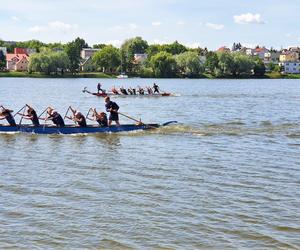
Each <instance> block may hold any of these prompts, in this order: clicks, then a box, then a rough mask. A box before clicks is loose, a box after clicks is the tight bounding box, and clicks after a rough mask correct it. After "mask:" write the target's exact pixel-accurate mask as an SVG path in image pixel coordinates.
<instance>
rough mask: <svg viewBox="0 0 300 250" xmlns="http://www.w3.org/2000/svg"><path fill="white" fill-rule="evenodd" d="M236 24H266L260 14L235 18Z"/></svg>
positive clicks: (249, 14) (248, 14)
mask: <svg viewBox="0 0 300 250" xmlns="http://www.w3.org/2000/svg"><path fill="white" fill-rule="evenodd" d="M233 19H234V22H235V23H238V24H249V23H256V24H264V23H265V22H264V21H263V20H262V19H261V16H260V14H252V13H246V14H241V15H235V16H233Z"/></svg>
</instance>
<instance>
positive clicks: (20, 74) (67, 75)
mask: <svg viewBox="0 0 300 250" xmlns="http://www.w3.org/2000/svg"><path fill="white" fill-rule="evenodd" d="M0 77H32V78H114V77H115V76H113V75H107V74H104V73H99V72H92V73H90V72H84V73H77V74H76V75H73V74H71V73H65V74H63V75H54V74H53V75H46V74H40V73H28V72H13V71H11V72H0Z"/></svg>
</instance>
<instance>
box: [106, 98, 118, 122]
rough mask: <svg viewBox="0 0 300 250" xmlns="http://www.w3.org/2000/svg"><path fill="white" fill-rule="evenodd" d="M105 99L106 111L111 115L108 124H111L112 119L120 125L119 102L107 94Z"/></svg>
mask: <svg viewBox="0 0 300 250" xmlns="http://www.w3.org/2000/svg"><path fill="white" fill-rule="evenodd" d="M104 101H105V108H106V111H107V112H110V115H109V118H108V126H110V125H111V123H112V121H114V122H115V123H116V124H117V126H120V123H119V114H118V110H119V106H118V104H116V103H115V102H113V101H111V100H110V98H109V96H106V97H105V98H104Z"/></svg>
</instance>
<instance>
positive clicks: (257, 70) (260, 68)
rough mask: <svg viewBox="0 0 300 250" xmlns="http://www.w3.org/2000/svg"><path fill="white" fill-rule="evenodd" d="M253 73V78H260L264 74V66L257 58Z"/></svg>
mask: <svg viewBox="0 0 300 250" xmlns="http://www.w3.org/2000/svg"><path fill="white" fill-rule="evenodd" d="M253 72H254V75H255V76H258V77H261V76H264V75H265V73H266V66H265V64H264V63H263V61H262V60H261V59H260V58H257V60H255V62H254V68H253Z"/></svg>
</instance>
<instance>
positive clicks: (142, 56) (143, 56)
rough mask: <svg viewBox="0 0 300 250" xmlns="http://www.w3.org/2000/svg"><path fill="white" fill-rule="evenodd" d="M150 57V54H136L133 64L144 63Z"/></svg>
mask: <svg viewBox="0 0 300 250" xmlns="http://www.w3.org/2000/svg"><path fill="white" fill-rule="evenodd" d="M147 57H148V54H145V53H144V54H134V59H133V62H134V63H135V64H139V63H143V62H144V61H145V60H146V59H147Z"/></svg>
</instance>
